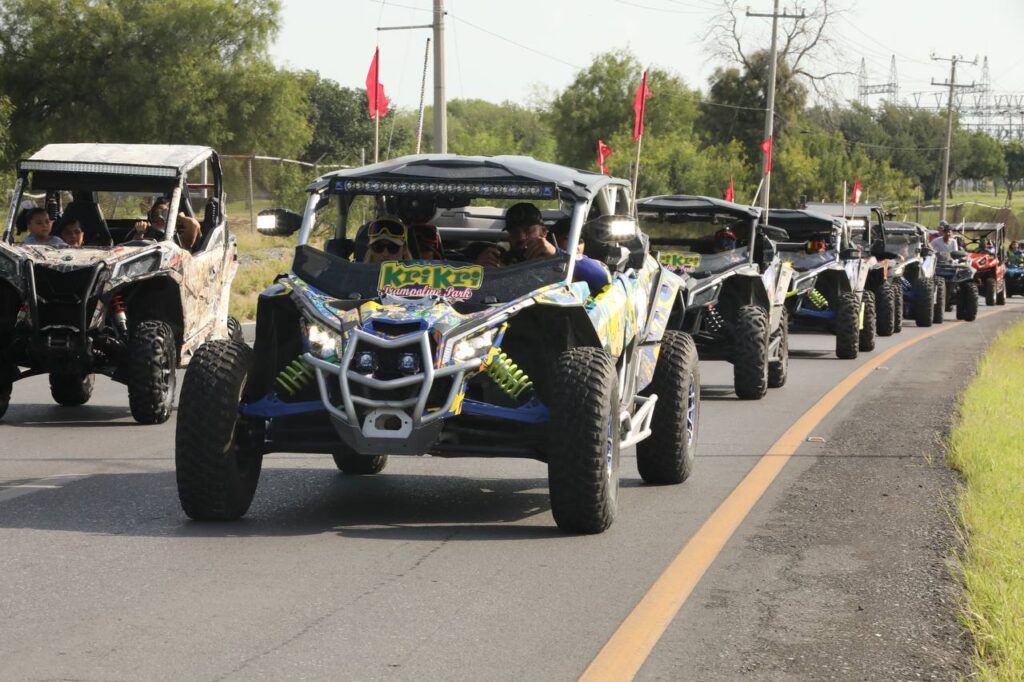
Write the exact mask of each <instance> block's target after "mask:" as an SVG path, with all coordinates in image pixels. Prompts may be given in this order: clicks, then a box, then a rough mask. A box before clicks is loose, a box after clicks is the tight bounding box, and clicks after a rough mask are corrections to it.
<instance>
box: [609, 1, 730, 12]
mask: <svg viewBox="0 0 1024 682" xmlns="http://www.w3.org/2000/svg"><path fill="white" fill-rule="evenodd" d="M615 2H617V3H619V4H620V5H629V6H630V7H639V8H640V9H646V10H651V11H653V12H664V13H666V14H685V15H689V16H692V15H694V14H707V13H708V12H711V11H712V10H711V9H710V8H697V7H696V6H694V5H682V7H694V8H695V9H697V11H696V12H683V11H682V10H678V9H668V8H666V7H652V6H651V5H642V4H640V3H639V2H630V0H615Z"/></svg>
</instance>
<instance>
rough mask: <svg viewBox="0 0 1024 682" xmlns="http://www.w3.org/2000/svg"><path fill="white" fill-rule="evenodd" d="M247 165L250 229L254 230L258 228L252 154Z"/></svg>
mask: <svg viewBox="0 0 1024 682" xmlns="http://www.w3.org/2000/svg"><path fill="white" fill-rule="evenodd" d="M247 166H248V170H249V230H250V231H252V230H255V229H256V204H255V203H254V201H253V196H252V157H251V156H250V157H249V161H248V162H247Z"/></svg>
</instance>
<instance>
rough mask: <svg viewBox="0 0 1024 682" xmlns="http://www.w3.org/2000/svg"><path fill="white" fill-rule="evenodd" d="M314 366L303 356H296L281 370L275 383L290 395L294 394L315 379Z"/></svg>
mask: <svg viewBox="0 0 1024 682" xmlns="http://www.w3.org/2000/svg"><path fill="white" fill-rule="evenodd" d="M314 376H315V375H314V373H313V368H312V367H310V366H309V365H307V364H306V361H305V360H303V359H302V358H301V357H299V358H295V359H294V360H292V361H291V362H289V363H288V364H287V365H285V368H284V369H282V370H281V371H280V373H278V375H277V379H275V380H274V381H275V383H276V384H277V385H278V387H280V389H281V390H282V391H284V392H285V393H287V394H288V395H289V396H294V395H295V394H296V393H298V392H299V391H301V390H302V389H303V388H305V387H306V385H307V384H308V383H309V382H310V381H312V380H313V377H314Z"/></svg>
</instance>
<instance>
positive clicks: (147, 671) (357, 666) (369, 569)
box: [0, 299, 1024, 680]
mask: <svg viewBox="0 0 1024 682" xmlns="http://www.w3.org/2000/svg"><path fill="white" fill-rule="evenodd" d="M983 312H986V309H984V308H983ZM1022 313H1024V305H1021V304H1019V303H1018V302H1017V301H1016V300H1015V299H1014V300H1011V302H1010V304H1009V305H1008V306H1006V308H1005V309H1004V310H1003V311H1002V312H1000V313H999V314H997V315H993V316H991V317H987V318H984V319H981V320H979V321H977V322H975V323H973V324H970V325H959V326H957V327H956V328H955V329H951V330H949V331H946V332H944V333H942V334H939V335H937V336H935V337H933V338H930V339H927V340H925V341H923V342H922V343H919V344H916V345H914V346H912V347H911V348H909V349H907V350H905V351H904V352H902V353H901V354H900V355H898V356H896V357H895V358H894V359H893V360H892V361H891V362H889V363H887V365H886V366H885V368H884V369H882V368H880V369H879V370H877V371H876V372H874V373H873V374H872V376H871V377H870V378H868V379H867V380H866V381H865V382H864V383H863V384H861V385H860V386H858V387H857V388H856V389H854V391H853V392H852V393H851V394H850V395H849V396H848V397H847V398H846V399H845V400H844V401H843V403H842V404H841V405H840V406H839V407H838V408H837V409H836V410H835V411H834V412H833V414H832V415H831V416H830V417H828V418H827V419H826V420H825V421H824V422H823V423H822V424H821V427H820V437H821V438H824V439H825V442H824V443H808V444H806V445H805V447H804V448H802V449H801V450H800V452H798V453H797V456H796V457H794V458H793V459H792V460H791V461H790V462H789V464H788V465H787V467H786V469H784V470H783V473H782V474H781V475H780V476H779V478H778V479H777V480H776V481H775V483H774V484H773V486H772V488H771V489H770V490H769V492H768V493H767V494H766V495H765V497H764V498H763V499H762V500H761V502H760V503H759V504H758V506H757V507H755V510H754V512H753V513H752V514H751V515H750V516H749V517H748V518H747V520H746V521H745V522H744V523H743V524H742V525H741V527H740V529H739V531H738V532H737V534H736V536H734V537H733V539H732V540H731V541H730V542H729V543H728V544H727V545H726V549H725V551H724V552H723V553H722V555H721V556H720V557H719V558H718V560H717V561H716V562H715V564H714V565H713V566H712V568H711V570H710V571H709V572H708V573H707V574H706V575H705V576H704V579H703V580H702V582H701V583H700V584H699V585H698V587H697V589H696V590H695V592H694V593H693V595H692V596H691V597H690V599H689V601H688V602H687V603H686V604H685V605H684V607H683V609H682V610H681V611H680V613H679V614H678V616H677V617H676V619H675V621H674V622H673V624H672V625H671V626H670V628H669V629H668V631H667V632H666V633H665V635H664V637H663V638H662V640H661V641H660V643H659V644H658V646H657V647H656V648H655V649H654V651H653V653H652V655H651V657H650V658H649V659H648V661H647V663H646V664H645V665H644V667H643V668H642V669H641V671H640V674H639V676H638V678H639V679H716V678H717V679H737V678H738V677H741V676H750V677H756V678H761V679H778V678H780V677H781V678H791V679H809V678H824V679H828V678H836V679H854V678H856V679H895V678H900V679H911V678H914V679H916V678H918V677H924V678H926V679H927V678H928V677H929V676H933V675H934V676H937V677H938V678H939V679H949V678H950V677H952V676H954V675H955V673H956V671H957V670H959V669H960V667H961V666H962V665H963V660H964V651H965V646H966V645H965V640H964V639H963V636H962V634H961V633H960V631H959V630H958V628H956V626H955V620H954V611H953V609H954V603H953V594H952V592H951V590H952V583H951V582H950V581H949V578H948V571H947V569H946V567H945V563H944V561H945V557H946V556H947V555H948V552H949V550H950V548H951V547H953V546H954V543H955V539H954V537H953V536H952V534H951V531H950V527H949V521H948V500H949V497H948V496H949V494H950V492H951V491H952V486H953V485H954V483H955V478H954V477H953V476H952V475H951V474H949V473H948V472H947V471H946V470H945V469H944V468H943V467H942V465H941V445H940V443H941V435H942V430H943V429H944V428H946V425H947V424H948V422H949V415H950V411H951V409H952V400H953V397H954V396H955V393H956V391H957V390H958V389H959V388H960V387H961V386H962V385H963V382H964V381H965V380H967V378H968V377H969V373H970V371H971V368H972V366H973V364H972V363H973V359H974V358H975V357H976V355H977V354H978V353H979V352H980V351H981V350H983V349H984V347H985V346H986V345H987V343H986V341H987V339H990V338H991V336H992V335H993V334H994V333H996V332H997V331H998V329H1000V328H1002V327H1004V326H1006V325H1007V324H1009V323H1011V322H1013V321H1016V320H1019V319H1021V314H1022ZM918 333H920V330H916V329H915V328H914V325H913V323H909V324H908V325H907V326H906V327H905V328H904V331H903V333H902V334H900V335H897V336H895V337H892V338H890V339H880V340H879V348H880V349H884V348H887V347H889V346H891V345H894V344H896V343H898V342H900V341H903V340H905V339H906V338H908V337H911V336H914V335H915V334H918ZM791 347H792V349H793V357H792V358H791V362H790V379H789V382H788V383H787V385H786V386H785V387H784V388H782V389H778V390H773V391H770V392H769V395H768V397H767V398H765V399H764V400H762V401H759V402H747V401H739V400H737V399H736V398H735V396H734V395H733V393H732V389H731V367H729V366H728V365H727V364H725V363H720V362H706V363H702V366H701V371H702V373H703V377H702V379H703V381H702V383H703V391H704V394H703V398H704V400H703V405H702V414H701V432H700V444H699V450H698V460H697V467H696V469H695V472H694V475H693V477H692V478H691V479H690V480H689V481H688V482H686V483H685V484H683V485H681V486H672V487H648V486H645V485H643V484H642V483H641V482H640V480H639V477H638V476H637V473H636V466H635V460H634V458H633V456H632V453H627V456H625V457H624V458H623V462H622V472H621V474H622V489H621V493H620V498H619V505H620V506H619V514H618V517H617V520H616V522H615V524H614V525H613V526H612V528H611V529H610V530H609V531H607V532H606V533H604V534H603V535H600V536H590V537H568V536H564V535H562V534H560V533H559V532H558V531H557V530H556V529H555V527H554V524H553V521H552V518H551V514H550V511H549V508H548V502H547V482H546V468H545V466H544V465H543V464H541V463H538V462H528V461H518V460H500V459H464V460H446V459H433V458H404V459H396V458H392V460H391V462H390V463H389V465H388V468H387V469H386V470H385V472H384V473H382V474H380V475H378V476H374V477H362V478H347V477H344V476H342V475H339V474H338V473H337V472H336V470H335V468H334V465H333V462H332V461H331V460H330V459H329V458H327V457H324V456H303V455H279V456H270V457H268V458H267V459H266V460H265V462H264V473H263V477H262V479H261V481H260V486H259V489H258V491H257V494H256V499H255V501H254V503H253V507H252V509H251V510H250V512H249V514H248V515H247V517H246V518H245V519H244V520H242V521H241V522H237V523H227V524H197V523H193V522H190V521H188V520H187V519H186V518H185V516H184V515H183V513H182V512H181V511H180V508H179V506H178V501H177V496H176V490H175V483H174V473H173V446H174V444H173V436H174V420H173V419H172V420H171V422H169V423H167V424H164V425H162V426H156V427H143V426H138V425H136V424H135V423H134V422H133V421H132V419H131V417H130V415H129V413H128V409H127V397H126V394H125V390H124V388H123V387H121V386H119V385H116V384H113V383H111V382H110V381H108V380H106V379H98V380H97V386H96V392H95V394H94V397H93V399H92V401H91V402H90V404H89V405H87V406H84V407H80V408H60V407H57V406H55V405H53V404H52V401H51V399H50V396H49V390H48V386H47V382H46V379H45V378H42V377H35V378H33V379H29V380H26V381H24V382H20V383H18V384H16V385H15V390H14V396H13V401H12V405H11V408H10V410H9V412H8V414H7V416H6V417H5V418H4V420H3V422H2V425H0V444H2V445H0V486H2V487H0V547H3V552H2V553H0V579H2V580H3V584H4V589H3V590H2V591H0V614H3V618H2V619H0V679H3V680H49V679H62V680H64V679H74V680H138V679H146V680H165V679H166V680H171V679H174V680H177V679H189V680H251V679H350V680H375V679H387V680H392V679H395V680H428V679H430V680H432V679H446V680H451V679H457V680H463V679H464V680H484V679H486V680H500V679H537V680H571V679H575V678H576V677H577V676H578V675H579V674H580V673H581V672H582V671H583V670H584V669H585V668H586V666H587V664H588V663H589V662H590V661H591V660H592V659H593V657H594V656H595V655H596V654H597V652H598V651H599V650H600V649H601V647H602V646H603V645H604V643H605V642H606V641H607V639H608V638H609V636H610V635H611V634H612V633H613V632H614V631H615V629H616V627H617V626H618V625H619V623H620V622H621V621H622V619H623V618H624V617H625V616H626V615H627V614H628V613H629V612H630V611H631V610H632V608H633V606H634V605H635V604H636V603H637V601H638V600H639V599H640V598H641V597H642V596H643V595H644V593H645V592H646V591H647V589H648V588H649V587H650V585H651V584H652V583H653V582H654V580H655V579H656V578H657V576H658V575H659V574H660V573H661V571H662V570H663V569H664V568H665V566H666V565H667V564H668V563H669V561H671V559H672V558H673V557H674V556H675V555H676V553H677V552H678V551H679V549H680V548H681V547H682V546H683V545H684V544H685V543H686V541H687V539H688V538H689V537H691V536H692V535H693V533H694V532H695V531H696V530H697V529H698V528H699V527H700V526H701V524H702V523H703V521H704V520H705V519H706V518H707V517H708V515H709V514H710V513H711V512H712V511H713V510H714V509H715V508H716V507H717V506H718V505H719V504H720V503H721V501H722V500H723V499H724V498H725V496H726V495H727V494H728V493H729V492H730V491H731V490H732V489H733V488H734V487H735V486H736V484H737V483H738V482H739V481H740V480H741V479H742V477H743V476H744V475H745V474H746V472H747V471H748V470H749V469H750V467H751V466H752V465H753V464H754V463H755V462H756V461H757V459H758V458H759V457H760V456H761V455H762V454H763V453H764V452H765V450H766V449H767V448H768V446H770V445H771V444H772V443H773V442H774V441H775V440H776V439H777V438H778V437H779V436H780V435H781V434H782V433H783V432H784V431H785V429H786V428H787V427H788V426H789V425H791V424H792V423H793V422H794V421H795V420H796V419H797V418H798V417H799V416H800V415H801V414H802V413H803V412H804V411H805V410H806V409H807V408H809V407H810V406H811V405H812V404H813V403H814V402H815V401H816V400H818V399H819V398H820V397H821V396H822V395H823V394H824V393H825V392H826V391H828V390H829V389H830V388H831V387H832V386H834V385H835V384H836V383H837V382H839V381H840V380H842V379H843V378H844V377H845V376H846V375H847V374H848V373H849V372H850V371H851V369H852V368H853V367H856V366H857V365H858V364H860V363H862V362H864V361H866V360H868V359H870V357H871V354H862V356H861V358H860V359H858V360H856V361H839V360H836V359H835V358H834V355H832V352H831V351H832V348H833V339H832V338H831V337H827V336H820V335H794V336H793V337H791ZM908 424H909V426H908ZM918 486H920V487H918Z"/></svg>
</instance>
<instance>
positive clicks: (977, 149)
mask: <svg viewBox="0 0 1024 682" xmlns="http://www.w3.org/2000/svg"><path fill="white" fill-rule="evenodd" d="M964 136H965V137H966V145H965V146H966V148H967V153H966V158H964V160H963V162H962V164H961V166H960V169H959V170H960V177H963V178H971V179H972V180H995V179H996V178H1001V177H1003V176H1004V175H1005V174H1006V157H1005V155H1004V152H1003V146H1002V145H1001V144H999V141H998V140H996V139H995V138H994V137H991V136H990V135H987V134H985V133H983V132H981V131H975V132H973V133H965V134H964Z"/></svg>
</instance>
